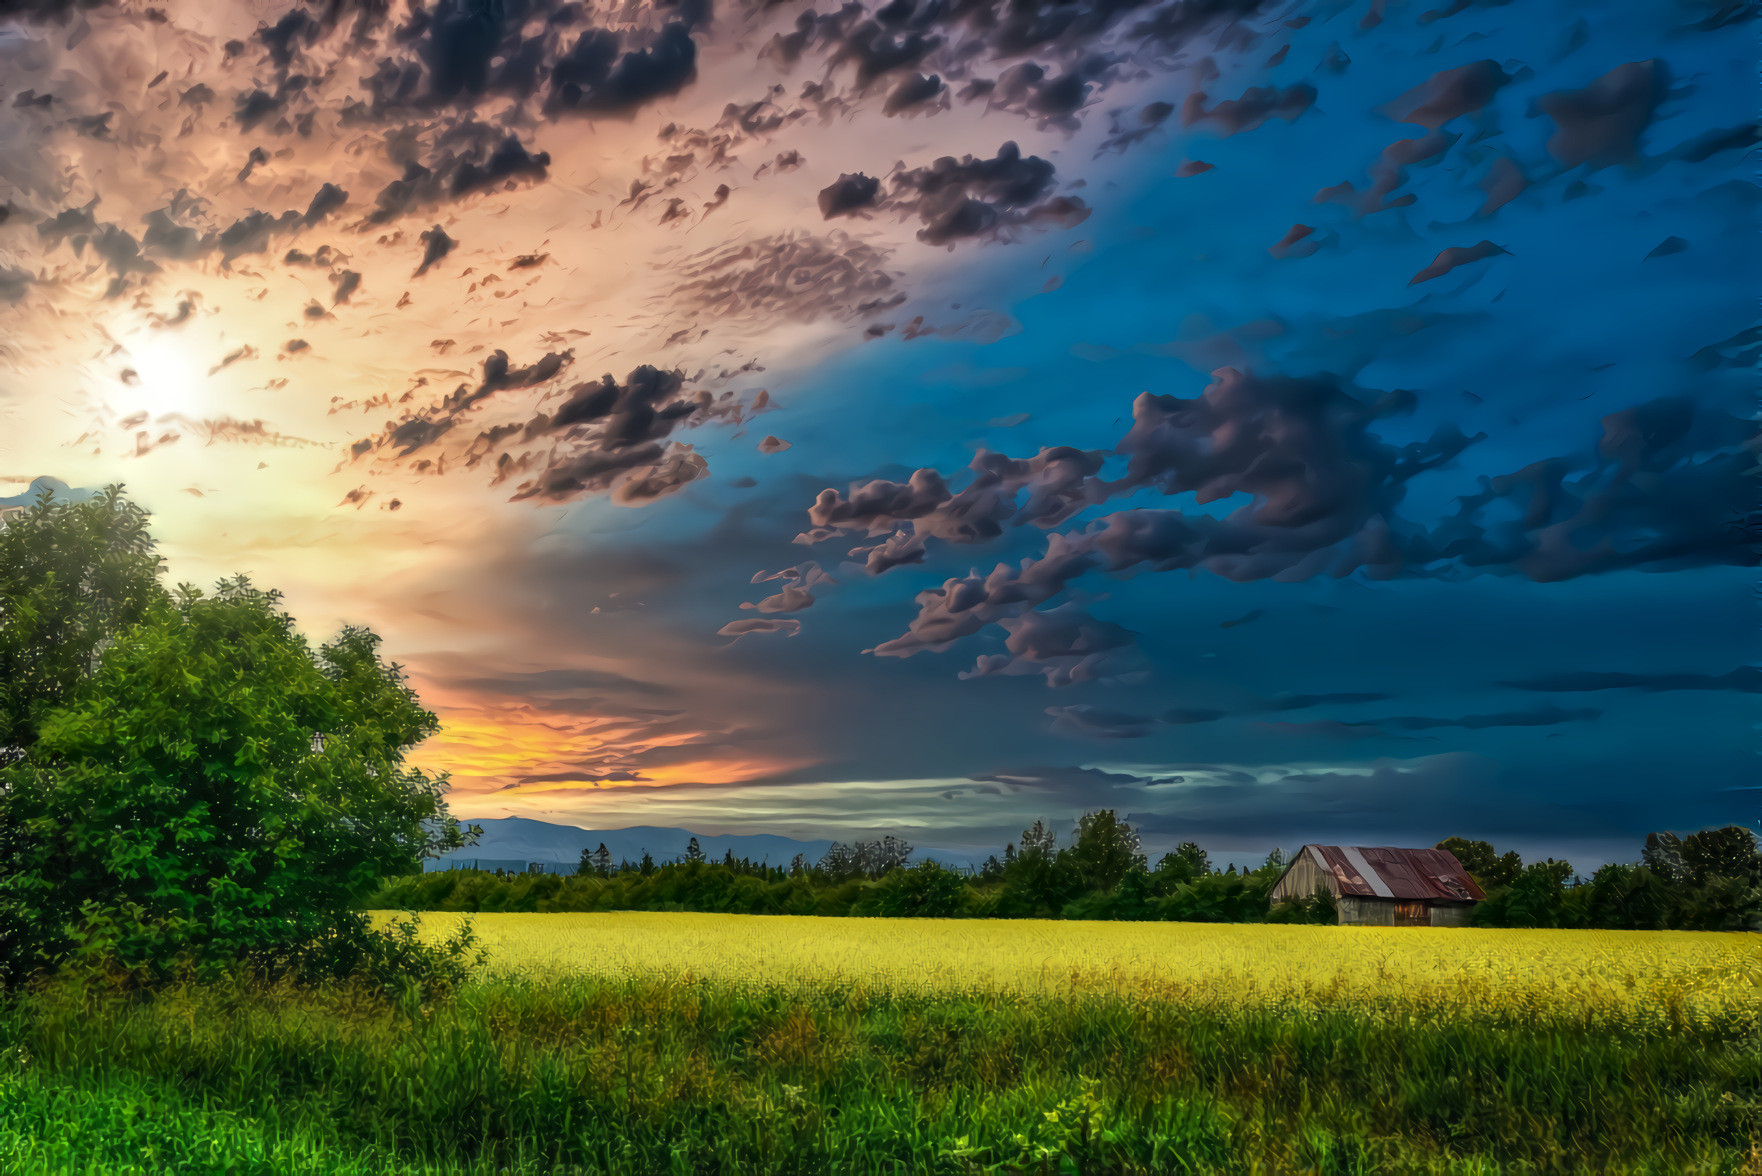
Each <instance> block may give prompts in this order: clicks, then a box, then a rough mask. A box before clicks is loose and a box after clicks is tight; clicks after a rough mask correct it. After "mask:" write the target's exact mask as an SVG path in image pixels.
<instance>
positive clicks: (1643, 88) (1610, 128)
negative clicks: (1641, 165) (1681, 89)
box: [1536, 58, 1670, 170]
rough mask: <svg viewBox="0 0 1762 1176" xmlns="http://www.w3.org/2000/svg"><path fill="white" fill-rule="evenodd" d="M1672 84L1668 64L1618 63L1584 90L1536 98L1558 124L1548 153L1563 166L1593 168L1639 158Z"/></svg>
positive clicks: (1560, 91) (1655, 62)
mask: <svg viewBox="0 0 1762 1176" xmlns="http://www.w3.org/2000/svg"><path fill="white" fill-rule="evenodd" d="M1669 84H1670V71H1669V69H1668V68H1667V67H1666V66H1665V64H1664V62H1662V61H1660V60H1658V59H1657V58H1653V59H1652V60H1650V61H1630V62H1628V63H1627V64H1626V65H1618V66H1616V67H1615V68H1614V69H1612V70H1610V71H1609V72H1608V73H1606V74H1604V75H1603V76H1602V77H1600V78H1598V79H1597V80H1596V81H1594V82H1592V83H1591V84H1590V85H1588V86H1586V87H1585V88H1584V89H1582V90H1556V91H1554V92H1553V93H1551V94H1544V95H1543V96H1542V97H1540V98H1538V99H1537V100H1536V106H1537V107H1538V108H1539V109H1540V110H1541V112H1542V113H1544V114H1546V115H1547V116H1548V117H1549V118H1551V119H1553V120H1554V126H1555V131H1554V135H1553V137H1551V138H1550V139H1549V140H1548V153H1549V154H1550V155H1552V156H1553V157H1554V158H1555V159H1557V160H1559V161H1560V164H1561V166H1563V167H1569V168H1571V167H1577V166H1578V165H1580V164H1586V163H1588V164H1590V165H1591V167H1592V168H1593V170H1594V169H1596V168H1601V167H1608V166H1611V165H1613V164H1619V163H1632V162H1634V161H1636V160H1637V159H1638V158H1639V151H1640V135H1641V134H1643V133H1644V132H1645V129H1646V127H1647V126H1648V125H1649V124H1650V123H1651V121H1652V115H1653V113H1654V112H1655V111H1656V110H1657V109H1658V104H1659V103H1660V102H1662V101H1663V100H1664V96H1665V92H1666V90H1667V89H1668V87H1669Z"/></svg>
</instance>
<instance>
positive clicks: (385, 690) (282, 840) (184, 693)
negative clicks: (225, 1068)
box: [0, 577, 464, 982]
mask: <svg viewBox="0 0 1762 1176" xmlns="http://www.w3.org/2000/svg"><path fill="white" fill-rule="evenodd" d="M278 600H279V596H278V594H276V593H273V592H262V591H258V590H256V589H253V588H252V587H251V586H250V584H249V582H248V581H246V580H245V579H244V578H243V577H240V578H238V579H236V580H232V581H223V582H222V583H221V585H220V589H219V591H218V593H217V594H216V595H215V596H214V597H212V598H204V597H203V596H202V594H201V593H200V592H198V591H196V590H195V589H191V588H187V587H186V588H180V590H179V593H178V596H177V598H176V599H175V601H171V600H168V601H163V602H160V603H158V604H156V605H154V606H152V607H151V608H149V609H148V610H147V611H146V613H145V614H144V615H143V616H142V617H141V618H140V620H139V622H138V623H137V624H136V625H134V626H133V627H132V628H130V629H128V630H126V631H125V632H124V633H123V634H121V636H119V637H118V638H117V640H116V642H115V644H114V645H113V646H112V647H111V648H109V649H108V650H107V651H106V652H105V653H104V656H103V659H102V662H101V665H100V667H99V670H98V672H97V673H96V674H95V675H94V676H93V677H92V678H91V679H90V681H89V682H87V683H86V684H85V685H83V686H82V687H81V688H79V689H78V690H77V691H76V692H75V694H74V697H73V698H71V699H70V700H69V701H67V702H66V703H65V704H64V705H62V706H60V707H59V708H56V709H54V710H51V711H49V712H46V713H45V714H44V715H43V716H42V718H41V720H40V726H39V732H38V736H37V739H36V740H35V742H34V743H33V744H32V746H31V748H30V751H29V755H28V758H27V759H26V760H25V761H24V762H23V763H21V764H18V765H15V766H14V767H12V768H10V769H7V770H6V773H5V776H6V781H7V785H8V787H7V789H6V791H5V792H4V794H0V827H6V828H8V829H11V830H12V831H13V832H14V836H13V837H11V838H9V839H8V840H7V842H6V844H5V845H4V846H3V847H0V848H3V849H4V857H3V858H0V937H4V938H5V939H6V942H7V943H8V944H9V945H11V947H12V950H10V951H9V952H8V953H7V957H6V960H5V963H6V964H8V965H9V971H10V979H14V980H16V979H17V978H19V977H20V976H21V975H23V974H24V973H26V972H29V971H32V970H35V969H39V968H45V967H53V966H57V965H59V964H60V963H62V962H64V961H67V960H71V959H76V958H77V959H79V960H81V961H82V962H83V964H85V965H87V966H92V965H94V964H95V962H96V961H98V960H100V959H102V960H106V961H109V962H110V963H111V964H113V965H114V966H115V967H116V968H119V969H121V970H122V971H124V972H126V973H128V974H130V975H132V976H134V977H136V978H137V979H139V980H142V981H154V982H158V981H163V980H165V979H166V978H168V977H169V976H171V975H172V974H173V973H174V972H176V971H177V970H178V969H179V968H180V967H182V966H191V967H194V968H196V969H198V970H199V971H201V972H204V973H212V972H214V971H215V970H217V969H219V968H222V967H224V966H225V965H226V964H227V963H229V962H231V961H235V960H238V959H240V958H245V957H249V958H251V959H254V960H256V961H258V962H259V963H260V964H262V965H263V966H269V967H273V966H275V962H276V961H278V960H284V961H285V960H286V959H288V958H290V957H292V956H299V957H301V958H309V957H310V950H311V947H312V945H314V944H317V943H330V944H336V945H339V947H340V945H346V944H348V943H350V942H352V941H353V940H355V939H358V938H359V936H360V934H362V929H361V928H360V927H359V926H357V925H356V923H355V918H354V916H351V915H350V914H349V912H350V909H351V907H352V906H353V905H354V904H355V903H357V902H358V901H359V899H361V898H362V897H364V896H365V895H366V894H367V893H369V892H370V891H371V890H373V889H374V888H375V887H376V886H377V885H378V883H379V881H380V880H381V879H382V878H383V877H384V876H385V875H387V874H392V873H399V872H407V871H409V870H412V869H414V868H416V866H417V864H418V863H419V861H420V860H421V858H422V857H424V856H426V855H428V854H432V853H437V852H444V851H445V850H448V849H453V848H457V847H459V846H460V845H462V844H463V843H464V837H463V834H462V833H461V832H460V830H459V828H458V826H457V823H456V822H453V821H451V820H450V819H448V818H447V817H446V805H445V801H444V799H443V792H444V788H445V783H444V780H441V779H431V778H429V777H427V776H425V775H424V774H423V773H421V772H420V771H417V770H415V769H411V768H406V767H405V766H404V762H403V761H404V755H405V753H406V751H407V750H408V749H409V748H410V747H412V746H414V745H415V744H416V743H418V742H420V741H421V740H422V739H424V738H426V737H427V736H428V735H429V734H431V733H433V731H434V730H435V729H436V726H437V724H436V722H435V718H434V716H433V715H432V714H430V713H429V712H427V711H425V710H423V709H422V708H421V707H420V705H419V704H418V702H417V700H416V696H415V695H414V693H412V692H411V691H410V690H409V688H408V687H407V686H406V685H405V684H404V680H403V674H402V672H401V670H400V669H399V667H397V666H396V665H389V666H388V665H386V664H385V663H384V662H382V661H381V660H380V658H379V656H378V644H379V639H378V638H377V637H375V636H374V635H373V634H371V633H369V632H367V631H365V630H361V629H349V630H345V631H344V632H343V634H342V635H341V636H339V637H338V638H337V639H336V640H335V641H333V642H331V643H329V644H327V645H324V646H322V647H321V648H320V649H318V650H317V651H316V652H314V651H313V650H312V649H311V648H310V647H309V646H308V644H307V642H306V640H305V638H303V637H302V636H300V635H299V634H298V633H297V632H296V631H295V630H294V627H293V620H292V618H291V617H289V616H287V614H285V613H284V612H282V611H281V610H280V609H279V607H278Z"/></svg>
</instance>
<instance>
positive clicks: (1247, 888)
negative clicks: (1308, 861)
mask: <svg viewBox="0 0 1762 1176" xmlns="http://www.w3.org/2000/svg"><path fill="white" fill-rule="evenodd" d="M1273 881H1274V879H1273V878H1268V877H1262V876H1258V875H1253V874H1231V873H1227V872H1226V873H1223V874H1202V875H1200V876H1199V877H1197V878H1195V879H1193V880H1192V881H1191V882H1183V883H1181V884H1180V885H1179V886H1177V887H1175V889H1174V890H1173V891H1172V892H1171V893H1169V894H1168V895H1166V896H1164V897H1162V898H1158V899H1155V900H1153V901H1152V902H1151V904H1150V906H1151V910H1152V911H1153V912H1154V914H1155V917H1156V918H1159V919H1172V920H1174V921H1176V922H1183V923H1248V922H1256V921H1258V920H1260V919H1262V918H1264V917H1265V916H1266V913H1267V892H1268V891H1269V890H1271V889H1272V884H1273Z"/></svg>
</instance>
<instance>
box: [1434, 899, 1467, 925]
mask: <svg viewBox="0 0 1762 1176" xmlns="http://www.w3.org/2000/svg"><path fill="white" fill-rule="evenodd" d="M1473 913H1474V908H1473V907H1472V906H1468V905H1466V904H1464V905H1461V906H1455V905H1451V904H1449V903H1437V904H1436V905H1434V906H1433V907H1432V926H1434V927H1466V926H1468V919H1469V916H1470V915H1471V914H1473Z"/></svg>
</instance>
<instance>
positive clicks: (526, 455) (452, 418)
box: [350, 350, 768, 506]
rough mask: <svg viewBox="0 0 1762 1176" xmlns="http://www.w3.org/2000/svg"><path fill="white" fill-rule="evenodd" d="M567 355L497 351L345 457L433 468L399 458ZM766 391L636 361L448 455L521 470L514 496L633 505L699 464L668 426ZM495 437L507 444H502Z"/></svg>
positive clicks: (554, 371)
mask: <svg viewBox="0 0 1762 1176" xmlns="http://www.w3.org/2000/svg"><path fill="white" fill-rule="evenodd" d="M572 358H573V357H572V354H571V353H569V352H551V353H548V354H546V355H545V356H544V357H543V358H541V359H539V360H538V361H537V362H535V363H533V364H530V365H528V366H526V367H515V366H514V365H513V364H512V363H511V361H510V360H509V358H508V355H507V353H506V352H503V351H499V350H498V351H496V352H494V353H492V354H491V355H490V356H489V358H487V359H486V360H484V364H483V379H482V380H481V381H480V382H479V383H478V385H477V386H476V387H475V388H470V387H468V386H466V385H460V386H459V387H458V388H457V389H455V390H454V391H453V392H451V393H449V394H447V395H446V396H444V397H443V398H441V399H440V400H439V401H438V402H437V403H435V404H432V405H430V406H429V407H427V408H424V409H421V410H418V411H415V412H413V413H411V414H410V415H408V416H406V417H405V419H404V420H403V421H401V422H398V423H395V424H388V425H387V428H386V430H385V431H384V432H383V433H382V434H380V435H379V436H377V437H370V438H365V439H363V440H361V441H358V442H356V443H355V445H354V446H353V447H352V448H351V451H350V457H351V460H353V459H358V458H360V457H363V456H366V455H367V454H370V453H376V452H377V453H380V454H382V455H384V456H386V457H388V458H392V459H394V460H397V461H398V462H400V463H401V464H406V465H409V466H410V468H412V469H414V470H417V471H419V472H421V471H426V470H428V469H430V468H431V467H432V468H434V469H436V470H439V469H440V468H442V467H443V466H444V462H445V458H446V456H447V455H446V454H444V453H443V454H442V455H440V456H439V457H438V458H426V457H419V458H418V460H417V461H415V462H414V463H410V462H409V461H408V460H407V459H409V458H411V457H415V456H417V455H418V454H419V453H420V451H422V450H424V449H428V448H430V447H435V446H439V445H441V444H442V443H443V442H444V441H447V440H449V439H450V438H451V437H452V436H453V430H454V428H455V426H457V425H458V424H459V423H460V422H461V421H463V420H465V419H467V417H468V416H469V415H470V414H472V413H474V412H475V411H476V410H477V409H478V408H479V406H480V405H482V404H483V403H484V402H485V401H487V400H489V399H490V398H491V397H492V396H494V395H495V394H497V393H499V392H502V391H506V390H509V389H523V388H535V387H539V386H542V385H544V384H547V383H550V382H551V381H553V380H554V379H556V378H557V376H558V375H560V374H561V373H562V371H563V370H564V368H566V367H567V366H568V364H569V363H570V362H571V360H572ZM767 399H768V398H767V397H766V394H765V393H762V392H761V393H759V394H758V396H756V397H754V398H753V400H752V401H750V402H748V401H744V400H741V399H738V398H736V397H735V396H734V395H733V394H732V393H727V392H724V393H722V394H721V395H719V396H718V395H713V394H711V393H710V392H707V391H698V390H693V389H690V388H687V387H686V380H685V377H684V374H683V373H681V372H678V371H665V370H662V369H659V368H655V367H650V366H647V365H644V366H642V367H638V368H636V369H635V370H633V371H632V372H631V373H630V375H629V377H628V378H627V380H626V381H625V382H623V383H620V382H618V381H617V380H615V379H614V378H613V377H612V376H611V375H610V374H607V375H605V376H603V377H601V378H600V379H599V380H598V381H588V382H586V383H581V384H576V385H574V386H573V387H571V388H570V389H568V390H567V391H566V392H565V393H563V394H562V397H561V399H560V400H558V401H557V402H556V403H555V404H554V405H553V406H552V407H551V408H550V410H549V411H543V410H540V411H537V412H533V413H532V414H531V415H529V416H526V417H525V418H524V419H521V420H513V421H507V422H504V423H501V424H497V425H493V426H490V427H488V428H484V429H482V430H481V431H479V432H478V434H477V435H476V437H475V438H473V439H472V441H471V442H470V443H469V444H468V445H467V446H466V447H465V448H464V450H463V452H458V451H456V450H455V452H453V453H452V454H451V456H453V457H454V458H455V460H458V461H460V462H462V464H463V465H464V466H465V467H466V468H467V469H470V468H475V467H476V466H478V465H480V464H482V463H484V462H486V461H490V460H491V459H492V458H493V463H492V466H493V470H494V474H493V477H492V479H491V484H492V485H500V484H502V483H504V482H507V481H509V480H511V479H516V478H519V479H522V480H521V481H520V482H519V483H518V486H517V489H516V492H515V494H514V496H513V498H514V500H516V501H518V500H521V499H538V500H541V501H550V502H563V501H568V500H571V499H574V498H578V497H580V496H582V495H587V494H599V493H610V495H611V497H612V500H613V501H614V502H617V503H620V504H622V505H626V506H639V505H642V504H645V503H648V502H652V501H653V500H655V499H657V498H661V497H665V496H666V495H668V494H671V493H673V492H675V491H677V490H679V489H680V488H682V487H683V486H685V485H687V484H688V483H690V482H693V481H695V480H697V479H698V478H700V477H702V476H703V475H704V474H705V473H706V472H707V471H708V465H707V463H705V461H704V459H703V458H702V457H701V456H699V455H698V454H697V453H696V452H695V451H694V450H693V449H692V447H691V446H689V445H682V444H680V443H679V442H677V441H674V440H672V434H673V433H674V432H676V431H677V430H679V429H682V428H687V427H691V426H695V425H699V424H703V423H706V422H708V421H713V420H720V421H728V422H731V423H739V422H741V421H744V420H745V419H747V417H749V416H750V415H752V414H753V413H756V412H759V411H763V409H764V407H765V402H766V401H767ZM504 443H507V444H510V445H511V446H512V448H503V446H504ZM498 451H500V452H499V453H498Z"/></svg>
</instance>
